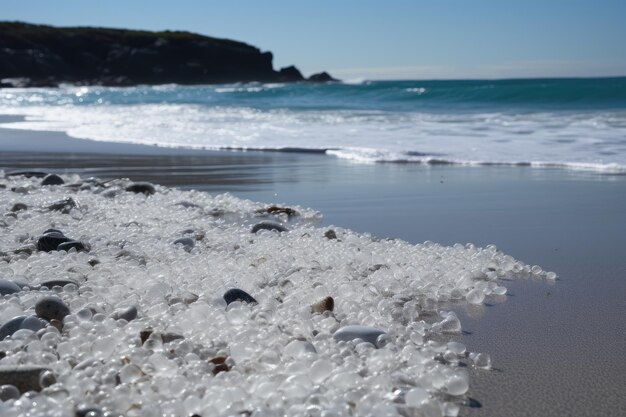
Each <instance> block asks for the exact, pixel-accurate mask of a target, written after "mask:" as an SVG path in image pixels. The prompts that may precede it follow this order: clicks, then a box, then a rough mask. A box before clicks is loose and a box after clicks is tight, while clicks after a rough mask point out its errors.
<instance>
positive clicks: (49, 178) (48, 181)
mask: <svg viewBox="0 0 626 417" xmlns="http://www.w3.org/2000/svg"><path fill="white" fill-rule="evenodd" d="M61 184H65V181H63V178H61V177H59V176H58V175H57V174H48V175H46V177H45V178H44V179H43V180H42V181H41V185H61Z"/></svg>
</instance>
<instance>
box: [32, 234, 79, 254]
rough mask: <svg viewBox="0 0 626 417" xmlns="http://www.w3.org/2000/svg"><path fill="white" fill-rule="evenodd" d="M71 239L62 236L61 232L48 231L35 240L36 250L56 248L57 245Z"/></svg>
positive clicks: (44, 250) (48, 250)
mask: <svg viewBox="0 0 626 417" xmlns="http://www.w3.org/2000/svg"><path fill="white" fill-rule="evenodd" d="M71 240H72V239H70V238H69V237H67V236H64V235H63V234H62V233H58V232H49V233H46V234H44V235H43V236H41V237H40V238H39V239H38V240H37V250H40V251H42V252H50V251H53V250H57V248H58V247H59V245H61V244H62V243H66V242H70V241H71Z"/></svg>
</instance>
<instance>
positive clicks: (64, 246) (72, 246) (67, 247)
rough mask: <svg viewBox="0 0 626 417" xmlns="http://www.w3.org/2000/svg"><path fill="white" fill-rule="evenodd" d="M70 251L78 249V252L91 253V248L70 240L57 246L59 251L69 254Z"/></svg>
mask: <svg viewBox="0 0 626 417" xmlns="http://www.w3.org/2000/svg"><path fill="white" fill-rule="evenodd" d="M70 249H76V252H89V247H88V246H87V245H85V244H84V243H83V242H79V241H78V240H70V241H68V242H64V243H61V244H60V245H59V246H57V250H64V251H66V252H69V250H70Z"/></svg>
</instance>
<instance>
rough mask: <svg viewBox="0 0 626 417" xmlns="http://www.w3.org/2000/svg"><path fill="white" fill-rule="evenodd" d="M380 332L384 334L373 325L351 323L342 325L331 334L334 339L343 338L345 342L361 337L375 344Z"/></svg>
mask: <svg viewBox="0 0 626 417" xmlns="http://www.w3.org/2000/svg"><path fill="white" fill-rule="evenodd" d="M381 334H385V332H384V331H382V330H379V329H376V328H374V327H369V326H354V325H353V326H344V327H342V328H340V329H339V330H337V331H336V332H335V334H333V339H335V340H336V341H340V340H343V341H345V342H349V341H351V340H354V339H361V340H363V341H365V342H369V343H371V344H373V345H374V346H377V345H376V340H377V339H378V336H380V335H381Z"/></svg>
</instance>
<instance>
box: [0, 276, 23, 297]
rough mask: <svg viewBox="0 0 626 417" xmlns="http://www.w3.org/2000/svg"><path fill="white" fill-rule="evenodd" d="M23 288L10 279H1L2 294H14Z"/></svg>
mask: <svg viewBox="0 0 626 417" xmlns="http://www.w3.org/2000/svg"><path fill="white" fill-rule="evenodd" d="M20 291H22V289H21V288H20V286H19V285H17V284H16V283H15V282H13V281H10V280H8V279H0V295H7V294H14V293H16V292H20Z"/></svg>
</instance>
